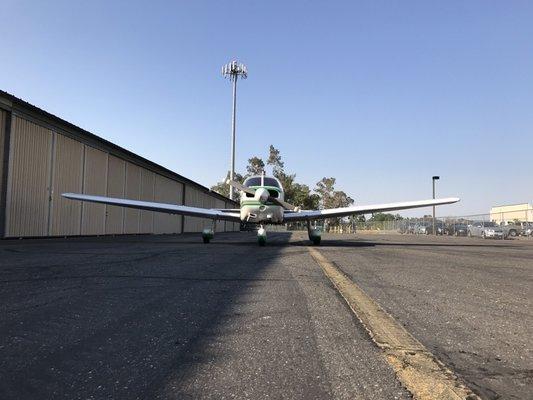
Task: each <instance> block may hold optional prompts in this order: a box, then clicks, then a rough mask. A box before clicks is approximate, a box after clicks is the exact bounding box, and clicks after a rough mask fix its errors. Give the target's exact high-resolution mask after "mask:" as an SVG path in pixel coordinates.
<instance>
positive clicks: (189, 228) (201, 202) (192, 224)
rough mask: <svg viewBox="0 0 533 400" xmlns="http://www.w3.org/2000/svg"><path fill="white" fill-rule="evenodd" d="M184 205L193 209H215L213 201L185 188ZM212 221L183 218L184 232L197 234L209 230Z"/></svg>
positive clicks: (190, 188)
mask: <svg viewBox="0 0 533 400" xmlns="http://www.w3.org/2000/svg"><path fill="white" fill-rule="evenodd" d="M211 200H212V202H211ZM185 205H187V206H193V207H204V208H205V207H215V199H214V198H211V197H209V195H207V194H205V193H202V192H200V191H199V190H197V189H195V188H192V187H187V189H186V190H185ZM212 226H213V221H212V220H210V219H206V218H198V217H185V224H184V228H183V231H184V232H199V231H201V230H202V229H205V228H211V227H212Z"/></svg>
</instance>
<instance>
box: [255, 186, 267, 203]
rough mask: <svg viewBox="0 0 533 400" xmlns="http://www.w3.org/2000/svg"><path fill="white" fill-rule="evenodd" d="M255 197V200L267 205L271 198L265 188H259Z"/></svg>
mask: <svg viewBox="0 0 533 400" xmlns="http://www.w3.org/2000/svg"><path fill="white" fill-rule="evenodd" d="M254 197H255V200H257V201H259V202H261V203H266V201H267V200H268V197H269V193H268V190H266V189H265V188H259V189H257V190H256V191H255V195H254Z"/></svg>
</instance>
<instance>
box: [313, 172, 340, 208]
mask: <svg viewBox="0 0 533 400" xmlns="http://www.w3.org/2000/svg"><path fill="white" fill-rule="evenodd" d="M335 181H336V179H335V178H326V177H324V178H322V179H321V180H320V181H318V182H317V183H316V188H315V192H317V193H318V195H319V196H320V207H321V208H333V196H334V192H335Z"/></svg>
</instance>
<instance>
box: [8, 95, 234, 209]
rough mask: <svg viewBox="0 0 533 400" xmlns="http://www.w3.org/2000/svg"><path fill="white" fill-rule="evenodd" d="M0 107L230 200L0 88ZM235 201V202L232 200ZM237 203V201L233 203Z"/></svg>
mask: <svg viewBox="0 0 533 400" xmlns="http://www.w3.org/2000/svg"><path fill="white" fill-rule="evenodd" d="M0 108H3V109H6V110H8V111H12V112H13V113H15V114H22V115H24V117H26V118H27V117H30V119H34V120H37V121H39V123H40V124H41V125H43V124H44V125H45V126H46V125H48V126H49V127H50V128H51V129H52V130H55V131H61V133H66V134H67V135H69V136H74V137H75V138H76V139H77V140H80V141H81V142H84V143H86V144H89V145H92V146H93V147H98V148H101V149H105V150H107V151H109V152H110V153H111V154H114V155H118V156H120V157H122V158H125V159H127V160H129V161H132V162H134V163H136V164H138V165H141V166H143V167H145V168H148V169H150V170H152V171H154V172H158V173H159V174H161V175H164V176H167V177H169V178H171V179H174V180H177V181H179V182H182V183H187V184H188V185H190V186H193V187H195V188H197V189H199V190H201V191H202V192H204V193H209V194H211V195H213V196H215V197H217V198H219V199H220V200H224V201H226V202H231V200H230V199H228V198H227V197H225V196H222V195H220V194H218V193H216V192H213V191H211V190H210V189H209V188H207V187H205V186H203V185H200V184H199V183H197V182H195V181H193V180H191V179H188V178H186V177H184V176H182V175H180V174H178V173H176V172H174V171H172V170H170V169H168V168H165V167H163V166H162V165H159V164H157V163H155V162H153V161H150V160H148V159H146V158H144V157H141V156H139V155H138V154H135V153H133V152H132V151H129V150H127V149H125V148H123V147H120V146H118V145H116V144H114V143H112V142H110V141H108V140H106V139H104V138H102V137H100V136H98V135H95V134H94V133H91V132H89V131H86V130H85V129H83V128H80V127H79V126H76V125H74V124H72V123H70V122H68V121H65V120H64V119H62V118H59V117H58V116H56V115H53V114H51V113H49V112H47V111H45V110H43V109H41V108H39V107H37V106H34V105H33V104H30V103H28V102H27V101H24V100H22V99H20V98H18V97H16V96H14V95H12V94H10V93H8V92H5V91H3V90H1V89H0ZM234 203H235V202H234ZM235 204H237V203H235Z"/></svg>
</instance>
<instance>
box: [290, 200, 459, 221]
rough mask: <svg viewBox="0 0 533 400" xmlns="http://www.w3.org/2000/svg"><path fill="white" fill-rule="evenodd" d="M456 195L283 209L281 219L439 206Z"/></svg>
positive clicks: (322, 217) (326, 216)
mask: <svg viewBox="0 0 533 400" xmlns="http://www.w3.org/2000/svg"><path fill="white" fill-rule="evenodd" d="M458 201H459V199H458V198H457V197H449V198H446V199H434V200H433V199H432V200H418V201H404V202H401V203H388V204H387V203H386V204H371V205H367V206H352V207H341V208H330V209H326V210H302V211H287V210H286V211H285V213H284V215H283V220H284V221H287V222H290V221H303V220H310V219H324V218H335V217H346V216H348V215H354V214H370V213H376V212H384V211H395V210H405V209H408V208H419V207H428V206H439V205H443V204H452V203H456V202H458Z"/></svg>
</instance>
